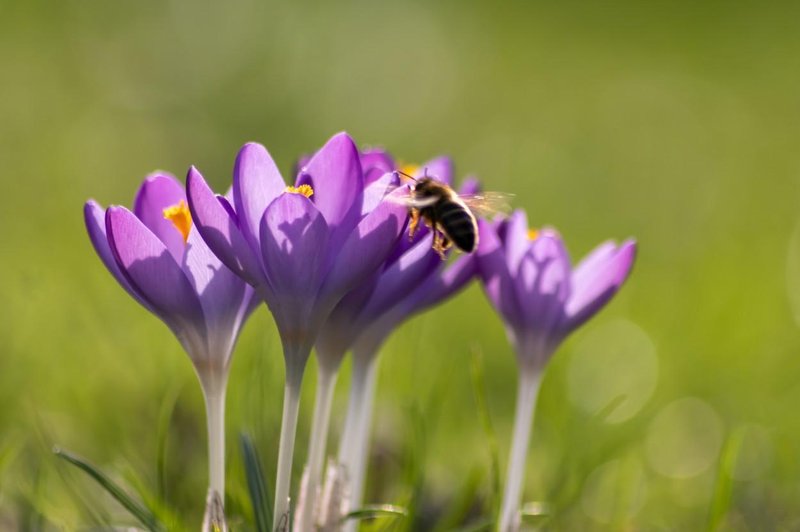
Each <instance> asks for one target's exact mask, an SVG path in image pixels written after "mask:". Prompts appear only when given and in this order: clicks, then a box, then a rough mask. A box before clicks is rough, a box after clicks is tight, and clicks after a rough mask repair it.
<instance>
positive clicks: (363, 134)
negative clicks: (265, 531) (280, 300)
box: [0, 0, 800, 530]
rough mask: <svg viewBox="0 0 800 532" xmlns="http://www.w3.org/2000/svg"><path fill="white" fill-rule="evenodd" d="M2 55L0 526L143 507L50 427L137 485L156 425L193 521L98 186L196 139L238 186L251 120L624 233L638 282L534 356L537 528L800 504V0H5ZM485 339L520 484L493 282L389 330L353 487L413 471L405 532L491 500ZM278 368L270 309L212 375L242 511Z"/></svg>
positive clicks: (304, 418)
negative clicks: (247, 460)
mask: <svg viewBox="0 0 800 532" xmlns="http://www.w3.org/2000/svg"><path fill="white" fill-rule="evenodd" d="M0 73H1V74H0V76H2V77H1V79H2V81H0V176H2V184H3V189H4V194H3V196H2V200H0V201H1V202H2V204H1V205H0V227H2V239H0V240H1V241H2V246H0V278H2V283H0V302H2V306H0V318H2V319H0V339H1V341H0V406H2V408H0V528H2V529H4V530H5V529H9V530H13V529H23V530H25V529H27V530H38V529H63V530H74V529H78V528H91V527H93V526H103V524H104V523H108V522H114V523H117V524H119V523H126V522H127V523H130V522H131V521H130V518H129V517H127V515H126V514H125V513H124V511H122V510H121V509H120V508H119V507H118V506H115V505H114V504H113V503H112V502H111V501H110V499H109V498H108V497H107V496H106V495H105V494H104V493H102V492H101V491H100V490H99V489H98V488H97V487H96V486H95V485H94V484H92V483H91V481H89V480H87V479H86V478H85V477H84V476H83V475H82V474H81V473H80V472H78V471H76V470H73V469H72V468H70V466H68V465H66V464H64V463H63V462H60V461H58V460H57V459H56V458H54V457H53V455H52V454H51V452H50V450H51V447H52V446H53V445H54V444H58V445H61V446H63V447H65V448H67V449H70V450H72V451H74V452H76V453H79V454H80V455H82V456H85V457H87V458H89V459H91V460H92V461H93V462H94V463H96V464H98V465H99V466H100V467H102V468H103V469H104V470H105V471H107V472H109V473H110V474H112V476H114V477H115V478H117V479H122V480H124V481H125V482H126V483H127V485H129V486H132V487H136V489H138V490H139V491H140V492H142V493H146V494H149V496H152V497H155V493H156V492H157V486H158V485H159V480H158V478H157V473H156V471H157V469H156V462H157V456H158V455H159V450H158V445H159V443H158V442H159V441H166V451H165V454H164V456H165V457H166V466H165V467H166V473H167V475H166V482H165V484H163V491H164V493H165V498H166V500H167V501H168V502H169V504H170V505H171V506H172V507H173V508H175V512H176V514H177V515H178V520H179V521H180V522H181V523H183V525H184V526H186V527H188V528H189V529H197V527H198V526H199V523H200V520H201V516H202V508H203V498H204V494H205V485H206V461H205V460H206V457H205V452H206V451H205V428H204V420H203V405H202V399H201V395H200V393H199V388H198V386H197V385H196V382H195V376H194V374H193V371H192V369H191V365H190V363H189V360H188V357H186V356H185V355H184V354H183V353H182V352H181V350H180V348H179V346H178V344H177V342H176V341H175V340H174V339H173V337H172V336H171V334H170V333H169V331H168V330H167V328H166V327H164V326H163V325H162V324H161V323H160V322H158V320H157V319H155V318H154V317H152V316H150V315H148V314H147V312H146V311H144V310H143V309H141V308H140V307H139V306H138V305H137V304H136V303H135V302H134V301H133V300H131V298H130V297H129V296H128V295H127V294H125V293H124V291H123V290H121V289H120V288H119V286H117V284H116V283H115V282H114V281H113V279H112V278H111V277H110V276H109V275H108V273H107V272H106V271H105V270H104V268H103V267H102V265H101V263H100V261H99V260H98V259H97V257H96V256H95V254H94V251H93V250H92V248H91V246H90V244H89V241H88V238H87V237H86V234H85V231H84V227H83V221H82V214H81V207H82V204H83V202H84V201H85V200H86V199H87V198H89V197H93V198H96V199H97V200H98V201H100V202H101V203H103V204H109V203H121V204H130V202H131V201H132V198H133V194H134V192H135V190H136V188H137V186H138V184H139V182H140V180H141V179H142V177H143V176H144V175H145V174H147V173H148V172H150V171H152V170H154V169H157V168H160V169H165V170H169V171H171V172H173V173H175V174H176V175H178V176H179V177H182V176H183V175H184V174H185V171H186V169H187V168H188V166H189V165H190V164H195V165H197V166H198V167H199V168H200V170H201V171H202V172H203V173H204V175H205V176H206V177H207V178H208V179H209V180H210V181H211V182H212V183H213V185H214V186H215V187H216V188H217V189H220V188H223V187H225V186H227V184H228V183H229V182H230V173H231V168H232V164H233V159H234V157H235V154H236V151H237V149H238V148H239V147H240V146H241V145H242V144H243V143H244V142H246V141H249V140H257V141H259V142H261V143H263V144H265V145H266V146H267V147H268V148H269V150H270V151H271V153H272V155H273V156H274V157H275V159H276V161H277V162H278V164H279V166H280V167H281V169H282V170H284V171H285V172H286V173H288V171H289V169H290V168H291V165H292V163H293V160H294V158H295V157H297V156H298V155H299V154H302V153H307V152H310V151H312V150H314V149H316V148H317V147H319V146H321V145H322V143H323V142H324V141H325V140H326V139H327V138H328V137H329V136H330V135H331V134H333V133H335V132H336V131H339V130H347V131H348V132H349V133H351V134H352V135H353V136H354V137H355V138H356V140H357V141H358V142H359V143H361V144H363V145H383V146H386V147H387V148H389V149H390V150H391V151H392V152H393V153H394V154H395V155H396V156H397V157H398V158H400V159H402V160H406V161H423V160H425V159H427V158H429V157H431V156H434V155H437V154H442V153H446V154H450V155H451V156H452V157H453V158H454V159H455V161H456V166H457V170H458V172H459V175H461V176H464V175H467V174H475V175H478V176H479V177H480V178H481V179H482V180H483V181H484V183H485V186H486V187H487V188H489V189H494V190H501V191H507V192H513V193H515V194H516V199H515V204H516V206H519V207H523V208H525V209H526V210H527V211H528V213H529V218H530V220H531V222H532V223H533V224H535V225H538V226H541V225H548V224H550V225H554V226H557V227H558V228H559V230H560V231H561V232H562V234H563V236H564V238H565V240H566V241H567V245H568V247H569V249H570V251H571V253H572V254H573V257H574V258H575V259H577V258H579V257H580V256H582V255H583V254H585V253H586V252H588V251H589V250H590V249H591V248H592V247H593V246H594V245H596V244H597V243H599V242H601V241H602V240H604V239H606V238H609V237H612V238H617V239H621V238H625V237H628V236H635V237H636V238H637V239H638V241H639V243H640V253H639V257H638V261H637V264H636V268H635V271H634V274H633V276H632V278H631V279H630V281H629V283H628V284H627V285H626V286H625V287H624V289H623V290H622V292H621V293H620V294H619V295H618V296H617V298H616V299H615V300H614V302H613V303H612V304H611V305H610V306H609V307H608V308H607V309H605V310H604V311H603V312H602V313H601V314H600V315H599V316H597V317H596V318H595V319H593V320H592V321H591V322H589V323H588V324H587V325H586V326H585V327H583V328H582V329H581V330H579V331H578V332H576V333H575V334H574V335H573V336H572V337H571V338H570V339H569V341H567V342H566V344H565V345H564V346H562V348H561V349H560V350H559V351H558V353H557V354H556V356H555V357H554V359H553V360H552V362H551V364H550V365H549V367H548V370H547V373H546V376H545V379H544V384H543V388H542V396H541V400H540V402H539V406H538V410H537V415H536V420H535V428H534V435H533V440H532V446H531V451H530V455H529V462H528V468H527V479H526V489H525V500H526V501H537V502H540V503H543V505H544V506H545V507H546V509H547V513H548V515H547V516H544V517H542V518H541V519H540V520H539V522H538V524H539V526H542V527H543V528H545V529H549V530H578V529H580V530H591V529H598V530H605V529H609V530H667V529H674V530H698V529H715V528H720V529H725V530H776V529H781V530H790V529H798V528H800V506H798V501H799V500H800V461H799V460H798V457H800V415H798V414H797V411H796V408H797V405H798V404H799V403H800V358H798V356H797V355H798V350H799V349H800V331H798V327H797V325H798V319H800V230H798V229H796V228H797V227H798V225H797V222H798V219H799V218H800V216H798V204H799V203H798V192H800V191H798V184H799V183H800V179H798V178H799V177H800V155H798V153H800V150H798V139H799V138H800V136H799V135H798V133H800V96H799V95H800V6H798V5H797V4H788V3H787V4H786V5H781V4H779V3H763V4H756V3H744V2H706V3H702V5H697V4H696V3H694V2H679V3H661V2H658V3H650V2H648V3H638V2H623V3H620V4H616V3H614V4H610V3H594V4H589V3H582V2H562V3H559V4H558V5H555V4H547V5H545V4H543V3H542V4H534V3H528V2H516V3H514V2H504V3H478V2H456V1H449V2H441V3H436V4H435V5H433V4H432V3H428V2H394V3H382V4H378V3H373V2H366V1H364V2H347V3H345V2H338V3H316V2H302V1H301V2H294V3H291V4H290V3H286V4H275V3H271V2H267V3H265V2H259V1H257V0H232V1H228V2H218V3H213V2H192V1H189V0H169V1H165V2H124V1H123V2H102V1H97V0H81V1H77V0H67V1H61V2H45V1H13V0H5V1H2V2H0ZM478 356H480V359H482V361H483V366H484V373H485V378H486V388H487V390H488V394H487V396H488V403H489V410H490V413H491V417H492V422H493V426H494V430H495V433H496V438H497V441H498V448H499V451H500V465H501V475H502V476H503V477H504V475H505V470H504V467H505V463H506V457H507V447H508V443H509V439H510V430H511V421H512V415H513V404H514V398H515V388H516V371H515V362H514V357H513V353H512V352H511V350H510V348H509V347H508V345H507V343H506V340H505V336H504V333H503V329H502V325H501V323H500V320H499V318H498V317H497V316H496V315H495V314H494V313H493V312H492V311H491V309H490V307H489V306H488V304H487V302H486V301H485V299H484V296H483V294H482V293H481V290H480V289H479V288H478V287H477V286H472V287H471V288H470V289H469V290H468V291H467V292H465V293H463V294H461V295H460V296H459V297H458V298H457V299H456V300H453V301H451V302H449V303H448V304H445V305H443V306H442V307H440V308H438V309H436V310H434V311H432V312H430V313H428V314H425V315H423V316H421V317H417V318H415V319H413V320H412V321H410V322H409V323H407V324H406V325H404V326H403V327H402V328H401V329H400V330H399V331H398V332H397V333H396V334H395V335H394V336H393V337H392V338H391V340H390V341H389V343H388V344H387V345H386V347H385V350H384V352H383V354H382V359H381V367H380V377H379V379H380V380H379V390H378V405H377V417H376V420H375V438H374V440H373V441H374V446H373V450H374V456H373V461H372V464H373V468H372V470H371V473H370V480H369V486H368V496H367V500H368V501H370V502H393V503H398V504H407V503H408V502H409V500H410V499H409V497H411V495H412V494H416V500H418V501H419V502H420V505H419V506H418V512H417V514H416V517H415V518H414V520H413V521H409V520H407V521H406V523H405V525H404V526H406V527H407V528H409V529H416V530H427V529H430V528H432V527H433V526H434V524H435V523H437V522H438V526H439V527H440V529H450V528H455V527H456V526H461V525H465V524H467V523H469V522H477V520H479V519H480V517H481V514H483V515H486V512H487V511H488V509H487V506H488V505H489V504H490V503H489V501H490V500H491V493H492V485H493V481H492V480H491V479H492V472H491V471H492V468H491V458H490V457H491V445H490V438H488V437H487V435H486V433H485V432H484V431H483V430H482V428H481V424H480V420H479V417H480V416H479V410H478V408H477V407H476V401H475V396H474V395H475V394H474V390H473V388H474V387H473V384H472V378H471V374H470V367H471V365H472V364H473V362H474V361H475V360H476V357H478ZM348 367H349V364H348V365H347V366H346V367H345V372H344V373H343V378H342V379H341V380H340V383H339V384H340V385H339V389H338V390H337V397H336V401H337V402H336V405H335V410H334V418H333V423H332V426H333V430H334V434H333V436H332V438H331V444H330V445H331V449H332V450H335V448H336V441H337V439H336V437H337V435H338V430H339V427H340V426H341V421H342V418H343V409H344V404H345V398H346V397H345V394H346V383H347V377H346V375H347V368H348ZM314 376H315V371H314V367H313V365H312V366H311V367H310V368H309V371H308V373H307V378H306V383H305V388H304V400H303V405H302V408H303V410H302V413H301V418H300V433H299V436H298V446H297V453H296V460H295V470H296V472H297V473H298V475H299V472H300V469H301V467H302V464H303V462H304V457H305V454H306V434H307V427H308V425H309V422H310V412H311V406H312V397H313V385H314ZM282 379H283V366H282V360H281V356H280V349H279V342H278V339H277V334H276V331H275V328H274V326H273V324H272V321H271V318H270V316H269V314H268V313H267V311H266V310H264V309H261V310H259V311H258V312H257V313H256V315H254V317H253V318H252V319H251V320H250V322H249V324H248V325H247V326H246V328H245V330H244V333H243V336H242V338H241V341H240V344H239V348H238V350H237V352H236V356H235V359H234V364H233V370H232V375H231V385H230V392H229V407H228V446H229V449H228V456H229V467H228V469H229V477H228V490H229V500H228V509H229V512H230V513H231V514H235V515H236V516H238V517H237V518H236V519H237V521H236V523H235V524H236V526H237V528H238V529H240V530H241V529H248V527H249V526H250V525H249V523H248V515H249V511H250V510H249V503H248V500H247V494H246V485H245V482H244V477H243V473H242V460H241V454H240V452H239V450H238V446H237V435H238V434H239V432H240V431H242V430H247V431H250V432H251V433H252V434H253V435H254V437H255V439H256V442H257V445H258V449H259V451H260V453H261V455H262V458H263V461H264V466H265V469H266V470H267V471H268V477H269V478H270V480H272V474H273V469H274V461H275V457H276V454H277V437H278V430H279V424H280V419H279V418H280V409H281V396H282V388H281V386H282ZM173 402H174V404H175V408H174V413H173V415H172V421H171V423H170V424H169V425H168V427H169V428H168V432H167V433H166V439H165V438H164V437H163V436H164V434H163V430H164V429H163V427H164V426H167V425H166V424H165V423H164V420H165V419H166V416H167V414H168V413H169V410H170V406H171V405H172V404H173ZM160 432H161V433H160ZM295 486H296V482H295ZM132 489H133V488H132ZM462 507H463V508H466V510H464V511H462V510H461V509H462ZM464 516H466V517H464Z"/></svg>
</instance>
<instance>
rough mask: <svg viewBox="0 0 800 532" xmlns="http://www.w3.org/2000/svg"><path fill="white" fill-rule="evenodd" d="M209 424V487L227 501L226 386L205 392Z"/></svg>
mask: <svg viewBox="0 0 800 532" xmlns="http://www.w3.org/2000/svg"><path fill="white" fill-rule="evenodd" d="M203 395H204V396H205V403H206V421H207V423H208V477H209V478H208V487H209V489H210V490H213V491H215V492H217V493H218V494H219V496H220V499H221V500H222V502H223V503H224V501H225V386H224V385H223V386H222V387H221V388H219V389H217V388H213V389H212V390H204V394H203Z"/></svg>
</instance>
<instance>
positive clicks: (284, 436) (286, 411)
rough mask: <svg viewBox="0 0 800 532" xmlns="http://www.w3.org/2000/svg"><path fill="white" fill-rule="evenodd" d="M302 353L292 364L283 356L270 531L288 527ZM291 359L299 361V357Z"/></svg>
mask: <svg viewBox="0 0 800 532" xmlns="http://www.w3.org/2000/svg"><path fill="white" fill-rule="evenodd" d="M294 355H296V354H292V356H294ZM301 356H302V358H301V360H302V361H303V363H302V364H294V363H292V359H290V358H289V357H288V356H287V357H286V362H287V365H286V385H285V387H284V392H283V418H282V420H281V440H280V446H279V448H278V472H277V478H276V480H275V514H274V520H273V523H272V530H273V531H277V532H283V531H287V530H289V520H290V517H291V516H290V511H289V510H290V501H289V487H290V486H291V480H292V459H293V457H294V439H295V435H296V433H297V414H298V410H299V407H300V386H301V385H302V383H303V369H304V366H305V360H306V359H307V358H308V356H307V353H306V354H305V355H301ZM294 360H298V358H295V359H294ZM298 365H299V366H300V367H299V368H298V367H297V366H298Z"/></svg>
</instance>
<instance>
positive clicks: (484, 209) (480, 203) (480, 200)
mask: <svg viewBox="0 0 800 532" xmlns="http://www.w3.org/2000/svg"><path fill="white" fill-rule="evenodd" d="M458 197H459V198H460V199H461V201H463V202H464V205H466V206H467V207H469V210H471V211H472V212H473V213H474V214H476V215H477V216H481V217H484V218H491V217H492V216H494V215H495V214H498V213H509V212H511V199H512V198H513V197H514V194H508V193H506V192H480V193H478V194H463V195H459V196H458Z"/></svg>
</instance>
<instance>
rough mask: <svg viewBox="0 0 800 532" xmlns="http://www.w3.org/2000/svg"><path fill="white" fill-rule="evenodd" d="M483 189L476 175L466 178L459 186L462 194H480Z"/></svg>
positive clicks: (459, 191)
mask: <svg viewBox="0 0 800 532" xmlns="http://www.w3.org/2000/svg"><path fill="white" fill-rule="evenodd" d="M480 191H481V183H480V181H478V180H477V179H476V178H474V177H468V178H466V179H465V180H464V181H463V182H462V183H461V186H460V187H459V188H458V193H459V194H461V195H462V196H468V195H470V194H478V193H479V192H480Z"/></svg>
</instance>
